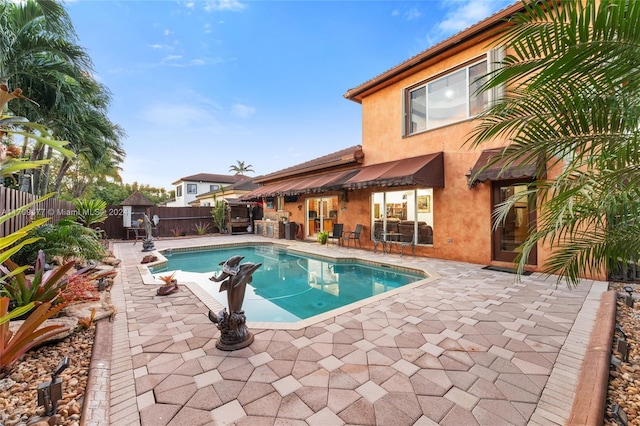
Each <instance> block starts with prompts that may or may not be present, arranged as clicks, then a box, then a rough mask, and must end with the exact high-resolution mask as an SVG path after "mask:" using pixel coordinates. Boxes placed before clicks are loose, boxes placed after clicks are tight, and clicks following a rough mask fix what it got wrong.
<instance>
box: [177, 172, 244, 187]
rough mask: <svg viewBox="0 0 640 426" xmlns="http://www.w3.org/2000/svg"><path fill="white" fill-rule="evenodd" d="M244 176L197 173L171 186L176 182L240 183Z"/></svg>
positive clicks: (182, 178)
mask: <svg viewBox="0 0 640 426" xmlns="http://www.w3.org/2000/svg"><path fill="white" fill-rule="evenodd" d="M245 177H246V176H243V175H216V174H212V173H198V174H196V175H191V176H185V177H181V178H180V179H178V180H176V181H175V182H172V183H171V185H175V184H176V183H178V182H187V181H188V182H211V183H236V182H239V181H241V180H242V179H243V178H245Z"/></svg>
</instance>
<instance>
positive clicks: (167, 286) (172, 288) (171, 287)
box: [156, 272, 178, 296]
mask: <svg viewBox="0 0 640 426" xmlns="http://www.w3.org/2000/svg"><path fill="white" fill-rule="evenodd" d="M175 274H176V273H175V272H174V273H173V274H171V275H162V276H160V277H158V279H159V280H160V281H162V282H164V284H163V285H162V286H160V287H159V288H158V290H156V294H157V295H158V296H167V295H169V294H173V293H175V292H176V291H178V280H177V279H175V278H174V277H173V276H174V275H175Z"/></svg>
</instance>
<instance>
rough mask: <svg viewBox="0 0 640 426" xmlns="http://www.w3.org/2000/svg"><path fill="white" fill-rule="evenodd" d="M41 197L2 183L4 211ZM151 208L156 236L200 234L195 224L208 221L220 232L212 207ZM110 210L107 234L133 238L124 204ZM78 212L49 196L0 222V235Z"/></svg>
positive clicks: (212, 229) (1, 209) (103, 225)
mask: <svg viewBox="0 0 640 426" xmlns="http://www.w3.org/2000/svg"><path fill="white" fill-rule="evenodd" d="M37 198H38V197H37V196H35V195H33V194H28V193H26V192H21V191H17V190H14V189H10V188H5V187H0V214H2V215H4V214H7V213H11V212H15V211H16V210H18V209H20V208H21V207H23V206H25V205H27V204H29V203H30V202H32V201H34V200H36V199H37ZM147 211H148V215H149V217H150V218H152V217H153V216H154V215H157V216H158V217H159V218H160V222H159V223H158V226H157V228H156V229H155V230H154V236H158V237H169V236H174V235H176V234H177V235H196V234H197V232H196V228H195V227H196V226H198V225H205V226H206V225H208V227H209V228H208V229H209V231H208V233H213V232H218V229H217V228H215V227H214V226H213V218H212V216H211V207H149V208H147ZM106 213H107V220H106V221H105V222H104V223H101V224H98V225H97V227H98V228H100V229H102V230H103V231H104V232H105V234H106V236H107V238H111V239H127V238H130V237H131V235H127V229H126V228H125V227H124V226H123V222H122V206H108V207H107V212H106ZM74 214H75V205H74V204H73V203H71V202H69V201H62V200H59V199H56V198H49V199H47V200H44V201H41V202H39V203H37V204H35V205H33V206H32V207H30V208H27V209H25V210H24V211H23V212H21V213H20V214H18V215H17V216H15V217H13V218H11V219H9V220H7V221H6V222H4V223H2V224H0V237H4V236H7V235H9V234H11V233H12V232H15V231H17V230H18V229H20V228H22V227H23V226H26V225H28V224H29V223H31V221H32V220H33V219H34V218H37V217H46V218H49V223H57V222H59V221H60V220H61V219H63V218H65V217H67V216H71V215H74Z"/></svg>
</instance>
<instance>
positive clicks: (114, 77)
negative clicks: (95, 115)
mask: <svg viewBox="0 0 640 426" xmlns="http://www.w3.org/2000/svg"><path fill="white" fill-rule="evenodd" d="M511 3H513V1H512V0H506V1H505V0H460V1H457V0H443V1H437V0H431V1H413V2H411V1H409V2H407V1H293V0H292V1H237V0H217V1H205V0H195V1H168V0H158V1H111V0H109V1H89V0H79V1H72V2H68V3H66V7H67V10H68V12H69V14H70V16H71V19H72V21H73V24H74V26H75V28H76V31H77V33H78V37H79V44H80V45H81V46H83V47H84V48H85V49H86V50H87V52H88V53H89V55H90V56H91V58H92V60H93V64H94V77H95V78H96V79H98V80H99V81H100V82H101V83H102V84H104V85H105V86H106V87H107V88H108V89H109V90H110V91H111V93H112V97H113V100H112V104H111V109H110V111H109V117H110V119H111V120H112V122H114V123H116V124H118V125H119V126H121V127H122V128H123V129H124V130H125V132H126V134H127V136H126V137H125V138H124V139H123V147H124V149H125V150H126V152H127V156H126V159H125V162H124V164H123V171H122V173H121V175H122V177H123V180H124V181H125V182H128V183H132V182H133V181H137V182H139V183H141V184H149V185H152V186H156V187H164V188H167V189H171V183H172V182H174V181H175V180H178V179H179V178H181V177H183V176H188V175H192V174H196V173H217V174H230V172H229V167H230V166H231V165H235V164H236V161H238V160H239V161H244V162H245V163H246V164H250V165H252V166H253V169H254V171H255V173H251V174H250V175H251V176H258V175H261V174H267V173H271V172H274V171H277V170H280V169H283V168H286V167H289V166H292V165H295V164H299V163H301V162H304V161H308V160H311V159H313V158H316V157H319V156H322V155H326V154H329V153H332V152H335V151H338V150H340V149H343V148H346V147H349V146H352V145H357V144H359V143H361V135H362V134H361V107H360V105H359V104H356V103H354V102H351V101H348V100H346V99H344V97H343V95H344V94H345V92H346V91H347V90H348V89H350V88H353V87H355V86H358V85H359V84H361V83H363V82H365V81H367V80H369V79H371V78H373V77H374V76H376V75H378V74H380V73H382V72H384V71H386V70H388V69H389V68H391V67H393V66H395V65H397V64H399V63H400V62H402V61H404V60H406V59H408V58H409V57H411V56H413V55H415V54H417V53H419V52H421V51H423V50H425V49H427V48H429V47H430V46H432V45H434V44H436V43H438V42H440V41H442V40H443V39H445V38H447V37H449V36H451V35H453V34H455V33H457V32H459V31H461V30H463V29H464V28H467V27H468V26H470V25H472V24H474V23H476V22H478V21H480V20H482V19H484V18H486V17H488V16H490V15H491V14H493V13H494V12H496V11H498V10H500V9H502V8H503V7H505V6H507V5H508V4H511Z"/></svg>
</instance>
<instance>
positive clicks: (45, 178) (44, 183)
mask: <svg viewBox="0 0 640 426" xmlns="http://www.w3.org/2000/svg"><path fill="white" fill-rule="evenodd" d="M52 157H53V148H51V147H47V160H49V161H51V158H52ZM50 173H51V165H50V164H49V163H47V164H46V165H45V166H44V167H43V168H42V175H41V177H40V185H39V188H38V191H37V192H38V195H39V196H43V195H45V194H46V193H47V187H48V186H49V174H50Z"/></svg>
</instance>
